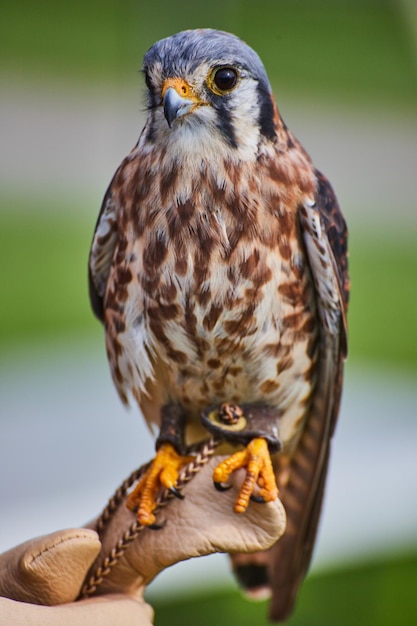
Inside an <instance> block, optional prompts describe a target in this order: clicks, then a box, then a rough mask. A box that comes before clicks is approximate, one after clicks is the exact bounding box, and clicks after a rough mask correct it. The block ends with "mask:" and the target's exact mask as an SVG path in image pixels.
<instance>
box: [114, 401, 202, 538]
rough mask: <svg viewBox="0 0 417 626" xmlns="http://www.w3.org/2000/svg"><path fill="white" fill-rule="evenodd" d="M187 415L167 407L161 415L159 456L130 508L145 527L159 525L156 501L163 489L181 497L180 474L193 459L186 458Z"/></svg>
mask: <svg viewBox="0 0 417 626" xmlns="http://www.w3.org/2000/svg"><path fill="white" fill-rule="evenodd" d="M184 425H185V420H184V414H183V412H182V411H181V409H180V407H178V406H176V405H167V406H164V407H163V408H162V412H161V429H160V433H159V437H158V439H157V441H156V450H157V452H156V456H155V458H154V459H153V461H152V462H151V464H150V466H149V468H148V469H147V470H146V472H145V474H144V475H143V476H142V478H141V479H140V480H139V482H138V483H137V485H136V486H135V488H134V490H133V491H132V492H131V493H130V494H129V496H128V497H127V501H126V506H127V507H128V508H129V509H130V510H132V511H135V512H136V515H137V519H138V521H139V522H140V523H141V524H142V525H143V526H151V525H152V524H154V523H155V515H154V510H155V508H156V506H157V502H156V498H157V495H158V493H159V492H160V489H161V487H162V488H165V489H169V490H170V491H171V492H172V493H173V494H174V495H175V496H177V497H179V498H181V497H182V496H181V494H180V492H179V491H178V490H177V488H176V483H177V479H178V474H179V473H180V471H181V470H182V468H183V467H185V465H188V463H190V462H191V461H192V460H193V457H190V456H182V455H181V453H180V452H181V449H182V444H183V434H184Z"/></svg>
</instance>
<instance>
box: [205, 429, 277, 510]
mask: <svg viewBox="0 0 417 626" xmlns="http://www.w3.org/2000/svg"><path fill="white" fill-rule="evenodd" d="M242 467H244V468H246V477H245V480H244V481H243V484H242V486H241V488H240V492H239V495H238V497H237V499H236V501H235V505H234V511H235V512H236V513H244V512H245V511H246V509H247V507H248V504H249V500H251V499H252V500H255V502H272V501H273V500H276V498H277V497H278V488H277V484H276V480H275V474H274V470H273V467H272V462H271V456H270V454H269V450H268V444H267V442H266V441H265V439H261V438H257V439H252V441H251V442H250V443H249V444H248V445H247V446H246V448H245V449H244V450H240V451H239V452H236V453H235V454H233V455H232V456H230V457H229V458H227V459H226V460H225V461H223V462H222V463H220V464H219V465H218V466H217V467H216V469H215V470H214V473H213V481H214V485H215V486H216V487H217V488H218V489H220V490H221V489H222V484H223V483H225V482H226V481H227V480H228V479H229V477H230V475H231V474H232V472H234V471H236V470H237V469H240V468H242ZM257 488H258V489H257ZM254 491H256V492H257V493H256V495H255V494H254Z"/></svg>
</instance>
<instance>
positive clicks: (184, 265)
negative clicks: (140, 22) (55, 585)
mask: <svg viewBox="0 0 417 626" xmlns="http://www.w3.org/2000/svg"><path fill="white" fill-rule="evenodd" d="M143 74H144V77H145V81H146V86H147V94H148V107H147V109H148V113H147V120H146V123H145V126H144V129H143V131H142V133H141V135H140V137H139V141H138V143H137V144H136V146H135V147H134V148H133V150H132V151H131V152H130V154H129V155H128V156H127V157H126V158H125V159H124V161H123V162H122V164H121V165H120V167H119V168H118V170H117V171H116V173H115V175H114V177H113V180H112V181H111V183H110V186H109V188H108V190H107V192H106V195H105V197H104V201H103V205H102V208H101V212H100V215H99V218H98V222H97V225H96V230H95V234H94V239H93V243H92V248H91V253H90V260H89V275H90V295H91V302H92V306H93V309H94V311H95V314H96V315H97V317H98V318H99V319H100V320H102V321H103V323H104V327H105V338H106V347H107V354H108V358H109V362H110V367H111V373H112V377H113V380H114V383H115V385H116V387H117V390H118V392H119V395H120V397H121V399H122V400H123V402H125V403H127V402H128V398H129V397H130V396H131V397H133V398H134V399H135V400H136V402H137V403H138V405H139V407H140V409H141V410H142V413H143V415H144V417H145V419H146V421H147V422H148V424H149V425H151V426H152V425H153V426H154V427H161V425H162V428H161V432H160V434H159V437H158V441H157V454H156V457H155V459H154V461H153V463H152V465H151V466H150V468H149V470H148V472H147V474H145V477H144V478H143V479H142V480H141V481H140V483H139V485H138V486H137V487H136V489H135V491H134V492H133V494H132V495H131V497H130V506H132V507H135V508H136V509H137V515H138V519H139V521H140V522H141V523H143V524H147V525H152V524H153V523H154V521H155V516H154V514H153V509H154V508H155V493H156V492H157V490H158V489H159V488H160V486H161V485H163V486H165V487H168V488H171V489H172V490H173V491H174V492H175V482H176V479H177V476H178V472H179V470H180V469H181V467H182V466H183V465H184V464H185V463H186V462H187V460H188V459H187V458H184V457H183V456H181V452H183V448H182V444H183V443H184V442H187V443H191V442H195V441H199V440H204V439H207V432H206V431H204V429H203V427H202V426H201V422H200V413H201V412H202V411H203V410H204V409H205V408H207V407H209V406H213V405H218V406H219V407H222V408H221V409H220V410H224V411H226V412H227V411H228V410H229V409H230V406H234V407H235V408H234V410H236V407H239V405H241V404H245V403H246V404H249V405H252V406H255V407H256V406H258V405H259V406H265V407H267V408H268V410H269V411H272V414H273V415H274V416H275V418H274V419H275V420H276V424H277V432H278V437H279V441H280V446H279V447H280V451H279V452H278V453H275V454H273V453H271V451H270V450H269V449H268V443H267V441H266V440H265V439H264V438H262V437H256V436H255V437H254V438H253V439H252V440H251V441H250V442H249V443H248V445H247V446H245V447H244V449H241V450H237V451H236V452H235V453H234V454H232V456H231V457H230V458H228V459H227V460H226V461H224V462H223V463H221V464H220V465H219V466H218V467H217V468H216V470H215V473H214V481H215V483H216V484H217V485H222V484H223V483H224V482H225V481H227V479H228V478H229V476H230V474H231V473H232V472H233V471H234V470H236V469H237V468H240V467H244V468H246V470H247V476H246V480H245V482H244V484H243V487H242V490H241V492H240V494H239V497H238V499H237V501H236V505H235V511H236V512H239V513H241V512H243V511H244V510H245V509H246V507H247V506H248V503H249V499H250V497H251V496H252V495H253V491H254V489H256V496H255V498H256V499H257V500H258V501H259V500H264V501H270V500H274V499H275V498H276V497H277V494H278V490H279V496H280V499H281V501H282V503H283V505H284V507H285V509H286V513H287V518H288V519H287V530H286V533H285V535H284V536H283V538H282V539H281V540H280V541H279V542H278V543H277V544H276V545H275V546H274V547H273V548H272V549H271V550H269V551H268V552H267V553H264V554H258V555H251V556H248V555H246V556H245V555H235V556H234V557H232V558H233V560H234V567H235V570H236V573H237V576H238V578H239V580H240V582H241V584H242V585H243V586H244V587H246V588H247V589H248V591H249V592H251V593H252V594H253V595H256V594H257V593H260V592H261V590H262V591H265V589H266V588H270V589H272V594H273V598H272V605H271V607H272V608H271V618H272V619H273V620H278V621H279V620H283V619H285V617H286V616H287V615H288V614H289V612H290V611H291V609H292V606H293V603H294V600H295V595H296V592H297V589H298V586H299V584H300V582H301V580H302V579H303V577H304V575H305V573H306V571H307V568H308V565H309V562H310V558H311V553H312V549H313V543H314V539H315V534H316V529H317V523H318V518H319V513H320V507H321V501H322V496H323V490H324V483H325V478H326V470H327V464H328V457H329V447H330V439H331V436H332V434H333V431H334V426H335V422H336V417H337V413H338V409H339V400H340V394H341V386H342V375H343V372H342V369H343V360H344V357H345V355H346V349H347V347H346V346H347V340H346V317H345V315H346V309H347V302H348V293H349V280H348V273H347V231H346V226H345V222H344V219H343V216H342V214H341V212H340V209H339V206H338V203H337V200H336V197H335V195H334V192H333V190H332V187H331V186H330V184H329V182H328V181H327V179H326V178H325V177H324V176H323V175H322V174H321V173H320V172H319V171H318V170H317V169H316V168H315V167H314V165H313V164H312V162H311V159H310V157H309V156H308V154H307V153H306V152H305V150H304V149H303V148H302V146H301V145H300V143H299V142H298V141H297V139H296V138H295V137H294V135H293V134H292V133H291V132H290V131H289V130H288V128H287V127H286V125H285V124H284V122H283V120H282V118H281V116H280V114H279V112H278V109H277V107H276V104H275V101H274V98H273V96H272V92H271V87H270V84H269V81H268V77H267V74H266V72H265V69H264V66H263V65H262V62H261V60H260V59H259V57H258V55H257V54H256V53H255V52H254V51H253V50H252V49H251V48H250V47H249V46H248V45H246V44H245V43H244V42H243V41H241V40H240V39H239V38H238V37H236V36H234V35H231V34H228V33H225V32H221V31H217V30H211V29H201V30H191V31H184V32H181V33H178V34H176V35H173V36H172V37H168V38H166V39H163V40H161V41H159V42H157V43H156V44H155V45H154V46H152V47H151V48H150V49H149V51H148V52H147V53H146V55H145V58H144V62H143ZM225 407H226V408H225ZM164 415H165V417H164ZM167 416H168V417H167ZM219 497H221V496H220V495H219Z"/></svg>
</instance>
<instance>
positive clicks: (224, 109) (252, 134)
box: [143, 29, 276, 158]
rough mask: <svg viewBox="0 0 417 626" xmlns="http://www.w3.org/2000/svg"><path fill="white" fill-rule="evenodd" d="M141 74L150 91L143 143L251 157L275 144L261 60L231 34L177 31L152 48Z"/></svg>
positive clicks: (272, 114) (273, 115) (269, 96)
mask: <svg viewBox="0 0 417 626" xmlns="http://www.w3.org/2000/svg"><path fill="white" fill-rule="evenodd" d="M143 73H144V76H145V80H146V85H147V88H148V110H149V118H148V123H147V130H146V134H147V141H150V142H156V141H157V142H158V144H159V145H161V139H163V140H164V141H165V142H166V143H168V144H171V145H173V144H176V145H177V147H179V146H178V144H179V143H181V144H182V146H183V148H185V149H187V148H186V146H187V145H188V146H190V145H191V144H193V145H194V146H195V145H196V144H199V146H200V148H201V146H202V144H204V145H206V146H208V145H210V146H211V148H212V149H213V150H216V147H217V148H218V149H220V150H222V148H223V149H225V148H226V147H227V150H228V151H229V152H230V150H231V151H232V152H233V151H235V152H237V153H239V155H240V158H242V156H243V158H244V155H245V154H247V155H248V156H249V155H252V156H253V155H255V154H256V152H257V148H258V146H259V143H260V142H261V141H262V140H263V139H266V140H273V139H274V138H275V133H276V112H275V107H274V102H273V98H272V93H271V88H270V85H269V81H268V77H267V74H266V71H265V68H264V66H263V64H262V61H261V60H260V58H259V56H258V55H257V54H256V52H254V51H253V50H252V48H250V47H249V46H248V45H247V44H245V43H244V42H243V41H242V40H241V39H239V38H238V37H236V36H235V35H231V34H229V33H225V32H222V31H218V30H212V29H200V30H188V31H183V32H180V33H178V34H176V35H173V36H171V37H167V38H166V39H162V40H161V41H158V42H157V43H156V44H154V45H153V46H152V47H151V48H150V49H149V50H148V52H147V53H146V55H145V58H144V62H143Z"/></svg>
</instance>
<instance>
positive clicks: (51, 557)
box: [0, 457, 286, 626]
mask: <svg viewBox="0 0 417 626" xmlns="http://www.w3.org/2000/svg"><path fill="white" fill-rule="evenodd" d="M221 460H222V459H221V457H214V458H212V459H211V461H210V462H209V463H208V464H207V465H206V466H205V467H204V468H203V469H202V470H201V471H200V472H199V473H198V474H197V475H196V476H195V477H194V478H193V479H192V481H191V482H190V483H189V484H188V485H186V486H185V488H184V490H183V494H184V496H185V499H184V500H177V499H174V500H171V501H170V502H169V504H168V505H167V506H166V507H165V508H164V509H162V510H161V511H160V513H159V514H158V521H159V522H162V521H164V526H163V527H162V528H161V529H160V530H152V529H148V528H147V529H145V530H143V531H142V532H141V533H140V535H139V536H138V537H137V538H136V539H135V541H134V542H133V543H132V544H131V545H130V546H129V548H128V549H127V551H126V552H125V553H124V555H123V556H122V557H121V558H120V560H119V561H118V562H117V564H116V566H115V567H114V568H113V569H112V570H111V572H110V574H109V575H108V576H107V577H105V578H104V580H103V582H102V584H101V585H100V586H99V587H98V589H97V593H99V594H100V595H99V596H94V597H92V598H89V599H88V600H81V601H79V602H75V600H76V598H77V597H78V595H79V593H80V590H81V588H82V585H83V582H84V579H85V577H86V575H87V572H88V571H89V570H90V567H91V566H92V564H93V562H94V561H96V559H98V563H99V562H100V560H101V558H102V556H103V555H107V554H108V553H109V551H110V550H111V548H113V546H114V545H115V543H116V542H117V540H118V539H120V537H121V536H122V535H123V533H124V532H125V531H126V530H127V528H129V527H130V525H131V524H132V521H134V515H133V514H132V513H131V512H130V511H128V510H127V509H126V508H125V507H124V506H123V504H122V506H121V507H120V508H119V509H118V511H117V512H116V514H115V515H114V517H113V518H112V520H111V521H110V523H109V524H108V526H107V527H106V530H105V533H104V535H103V537H102V543H101V542H100V540H99V538H98V536H97V534H96V533H95V532H94V531H93V530H90V529H86V528H85V529H75V530H65V531H59V532H56V533H53V534H52V535H48V536H46V537H41V538H38V539H34V540H31V541H28V542H26V543H25V544H22V545H20V546H18V547H16V548H13V549H12V550H9V551H8V552H6V553H4V554H3V555H0V596H3V597H1V598H0V625H1V626H3V625H5V624H7V625H8V626H9V625H12V626H20V624H22V626H23V624H24V625H25V626H38V625H39V626H40V625H41V624H42V625H43V626H49V625H50V624H51V625H52V624H54V625H55V624H56V625H60V626H75V625H77V626H83V625H84V624H85V625H87V624H88V625H89V626H94V624H100V626H110V625H113V624H114V626H116V625H117V626H119V625H120V624H123V625H124V626H130V625H131V624H132V625H133V624H135V625H136V626H149V625H150V624H152V609H151V607H149V605H147V604H146V603H145V602H144V600H143V594H144V590H145V587H146V585H147V584H148V583H149V582H150V581H151V580H152V579H153V578H155V576H156V575H157V574H158V573H159V572H160V571H162V570H163V569H165V568H166V567H168V566H169V565H173V564H174V563H177V562H178V561H182V560H185V559H188V558H191V557H195V556H203V555H206V554H212V553H213V552H253V551H257V550H265V549H267V548H268V547H270V546H271V545H272V544H273V543H275V542H276V541H277V539H278V538H279V537H280V536H281V535H282V533H283V532H284V530H285V521H286V520H285V512H284V509H283V507H282V504H281V503H280V502H279V500H277V501H275V502H273V503H269V504H255V503H251V504H250V506H249V508H248V510H247V512H246V513H245V514H244V515H236V514H235V513H233V501H234V499H235V497H236V490H235V488H232V489H230V490H229V491H226V492H224V493H218V492H217V491H215V490H214V488H213V485H212V473H213V469H214V467H215V466H216V465H217V464H218V463H219V462H220V461H221ZM236 474H237V475H236V476H235V478H234V480H235V482H236V487H237V488H238V487H239V486H240V481H239V478H240V476H239V473H236ZM92 571H94V567H93V570H92ZM39 605H48V606H39Z"/></svg>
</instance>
